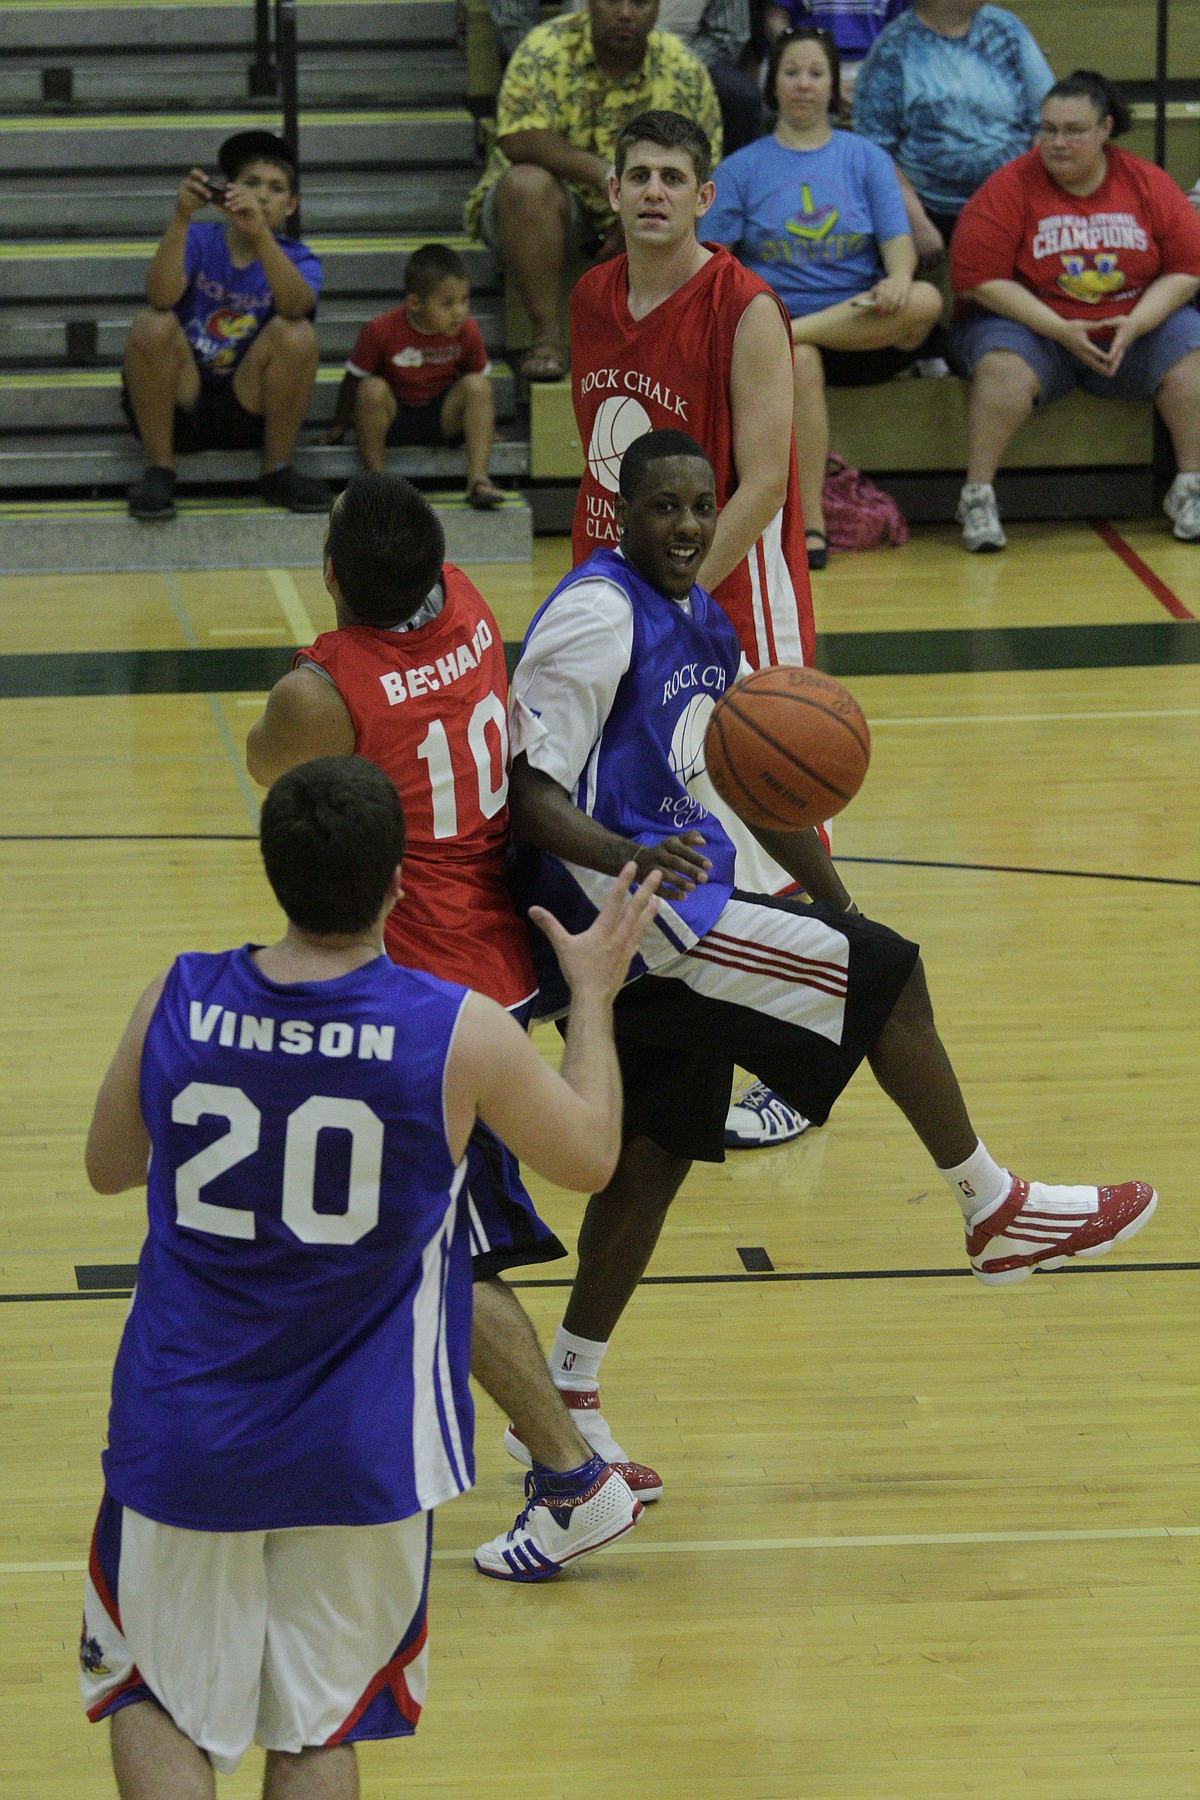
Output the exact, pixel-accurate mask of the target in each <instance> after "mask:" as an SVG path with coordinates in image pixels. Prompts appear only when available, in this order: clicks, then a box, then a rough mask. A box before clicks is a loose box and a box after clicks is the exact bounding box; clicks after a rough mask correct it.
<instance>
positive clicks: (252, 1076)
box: [104, 949, 473, 1531]
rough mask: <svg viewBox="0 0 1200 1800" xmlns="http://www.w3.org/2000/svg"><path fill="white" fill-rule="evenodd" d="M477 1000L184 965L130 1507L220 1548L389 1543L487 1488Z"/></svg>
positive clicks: (155, 1065)
mask: <svg viewBox="0 0 1200 1800" xmlns="http://www.w3.org/2000/svg"><path fill="white" fill-rule="evenodd" d="M463 998H464V989H462V988H461V987H454V986H451V985H450V984H449V983H446V982H441V981H437V980H435V979H434V978H433V977H432V976H428V975H422V974H419V973H417V972H415V971H413V970H410V969H400V968H396V967H395V966H394V965H393V964H392V963H391V962H389V960H388V959H387V957H384V956H380V957H377V958H375V959H374V960H373V961H372V962H370V963H368V964H366V965H365V966H364V967H362V968H360V969H356V970H355V971H353V972H352V973H351V974H348V975H344V976H341V977H339V978H337V979H334V980H331V981H321V982H315V983H309V984H296V985H289V986H279V985H277V984H276V983H274V982H272V981H269V980H268V979H267V978H266V977H265V976H264V975H263V974H262V973H261V972H260V971H259V969H258V967H257V965H256V964H255V962H254V960H253V957H252V956H251V954H250V951H249V950H248V949H242V950H231V951H226V952H224V953H222V954H220V955H215V956H210V955H187V956H181V957H179V958H178V959H177V961H176V962H175V964H174V966H173V968H172V969H171V971H170V973H169V975H168V977H167V981H166V985H165V987H164V989H163V993H162V996H161V998H160V999H159V1002H158V1006H157V1007H156V1009H155V1012H154V1015H153V1017H152V1018H151V1020H150V1024H149V1027H148V1029H147V1032H146V1040H145V1047H144V1049H143V1053H142V1078H141V1105H142V1114H143V1117H144V1118H145V1121H146V1126H147V1129H148V1131H149V1133H150V1139H151V1143H152V1145H153V1156H152V1158H151V1163H150V1172H149V1179H148V1182H147V1211H148V1226H149V1229H148V1234H147V1237H146V1241H145V1244H144V1246H143V1248H142V1254H141V1259H140V1262H139V1265H138V1284H137V1289H136V1293H135V1296H134V1302H133V1305H132V1307H131V1309H130V1313H129V1317H128V1319H127V1321H126V1325H125V1332H124V1335H123V1337H122V1340H121V1346H120V1350H119V1351H118V1354H117V1361H116V1367H115V1369H114V1372H113V1392H112V1408H111V1413H110V1418H109V1445H108V1449H107V1451H106V1452H105V1455H104V1472H105V1480H106V1483H107V1487H108V1491H109V1493H110V1494H111V1495H112V1496H113V1498H114V1499H116V1500H118V1501H120V1502H121V1503H122V1504H123V1505H126V1506H131V1507H133V1508H134V1510H135V1511H137V1512H141V1513H144V1514H145V1515H146V1516H147V1517H148V1518H152V1519H157V1520H159V1521H161V1522H162V1523H164V1524H167V1525H176V1526H179V1527H181V1528H183V1529H192V1530H204V1531H267V1530H281V1529H285V1528H287V1527H293V1526H315V1525H367V1524H384V1523H386V1522H388V1521H390V1520H394V1519H402V1518H407V1517H409V1516H410V1515H411V1514H413V1513H416V1512H419V1511H425V1510H427V1509H428V1508H430V1507H433V1506H436V1505H437V1504H438V1503H439V1502H440V1501H442V1500H446V1499H450V1498H452V1497H453V1495H455V1494H457V1493H460V1492H462V1490H463V1489H464V1488H466V1487H468V1486H469V1485H470V1482H471V1480H472V1474H473V1468H472V1460H471V1455H472V1451H471V1434H472V1412H471V1400H470V1395H469V1391H468V1384H467V1373H468V1365H469V1361H470V1329H471V1291H470V1281H471V1275H470V1250H469V1241H468V1240H469V1230H468V1225H467V1220H466V1217H465V1213H466V1207H465V1201H464V1202H463V1204H461V1205H460V1198H459V1196H460V1190H461V1187H462V1183H463V1179H464V1174H465V1169H466V1163H465V1161H464V1162H461V1163H459V1164H458V1165H457V1166H456V1165H455V1163H454V1160H453V1157H452V1155H451V1152H450V1148H449V1145H448V1144H447V1141H446V1132H445V1116H444V1111H443V1099H442V1091H443V1082H444V1078H445V1069H446V1061H447V1057H448V1055H449V1052H450V1045H451V1042H452V1039H453V1034H454V1030H455V1026H456V1023H457V1020H458V1015H459V1011H460V1009H461V1007H462V1003H463Z"/></svg>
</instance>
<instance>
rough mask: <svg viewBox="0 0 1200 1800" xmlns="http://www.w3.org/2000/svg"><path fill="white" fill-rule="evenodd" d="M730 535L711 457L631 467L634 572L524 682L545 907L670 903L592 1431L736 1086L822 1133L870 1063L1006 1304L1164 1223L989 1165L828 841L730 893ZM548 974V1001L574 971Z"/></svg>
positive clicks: (571, 609)
mask: <svg viewBox="0 0 1200 1800" xmlns="http://www.w3.org/2000/svg"><path fill="white" fill-rule="evenodd" d="M716 516H717V507H716V491H715V486H714V481H713V472H712V468H711V466H710V464H709V462H708V459H707V457H706V456H705V455H704V452H703V451H702V450H701V449H700V446H699V445H698V444H697V443H696V442H695V441H694V439H692V438H690V437H687V436H685V435H684V434H683V433H681V432H676V431H656V432H650V433H648V434H647V435H646V436H644V437H640V438H638V439H637V440H636V441H635V442H634V444H633V445H632V446H631V447H630V449H629V450H628V451H627V452H626V454H625V457H624V460H623V462H622V465H621V471H620V492H619V496H618V499H617V518H618V523H619V526H620V533H621V535H620V545H619V548H617V549H615V550H614V549H609V548H602V549H600V550H597V551H596V552H595V553H594V554H593V555H592V556H590V557H589V558H588V559H587V561H586V562H584V563H582V564H580V566H579V567H578V568H576V569H574V570H572V572H571V573H570V574H569V575H568V576H567V577H566V579H565V580H564V581H562V582H561V583H560V584H559V586H558V587H557V588H556V589H555V590H554V592H553V593H552V594H551V595H550V598H549V599H548V600H547V601H546V603H545V605H544V606H543V607H542V608H541V610H540V611H539V612H538V613H537V614H536V616H535V618H534V620H533V623H532V625H531V626H530V628H529V632H528V635H527V637H526V639H525V644H524V648H523V650H522V654H521V660H520V662H519V664H518V666H517V669H516V671H515V673H514V675H513V680H512V691H511V728H510V736H511V743H512V751H513V767H512V777H511V786H510V795H509V801H510V808H511V814H512V825H513V832H514V836H515V837H516V838H517V839H520V840H523V844H524V846H526V848H523V849H522V850H521V852H520V853H519V856H518V875H519V879H520V882H521V884H522V887H523V891H524V892H525V894H526V896H527V897H531V898H533V899H536V900H537V901H539V902H540V903H541V904H542V905H543V906H548V907H549V908H550V909H551V910H552V911H553V912H554V913H556V915H557V916H558V917H559V919H560V920H562V921H564V922H565V923H567V924H569V925H571V926H572V928H578V926H579V924H581V923H583V922H585V921H586V920H587V919H589V918H591V917H593V916H594V914H595V909H596V907H598V906H600V905H601V904H603V902H604V899H605V896H606V895H607V894H608V892H609V889H610V884H611V882H612V881H613V879H614V878H615V877H616V875H617V872H618V870H620V869H621V868H622V867H623V866H624V865H625V864H626V863H627V862H628V861H629V860H630V859H631V858H632V859H633V860H634V862H635V865H636V868H637V871H638V875H639V877H645V876H647V875H649V874H650V872H651V871H653V870H658V871H659V872H660V873H661V880H662V887H661V904H660V909H659V913H658V916H657V918H656V920H655V922H654V925H653V927H652V928H651V930H650V931H649V932H648V933H647V936H646V939H645V940H644V942H643V944H642V947H641V950H640V953H639V955H638V957H637V958H636V959H635V960H634V962H633V964H632V965H631V968H630V971H629V975H630V979H629V981H628V984H627V985H626V987H625V988H624V989H623V991H622V993H621V994H620V996H619V998H618V1001H617V1005H616V1008H615V1017H616V1022H617V1041H618V1050H619V1053H620V1056H621V1063H622V1073H623V1078H624V1084H625V1094H626V1106H625V1118H624V1139H625V1145H624V1150H623V1152H622V1156H621V1161H620V1163H619V1165H618V1167H617V1171H616V1174H615V1175H614V1177H613V1179H612V1181H611V1182H610V1183H609V1184H608V1186H607V1187H606V1188H605V1189H604V1190H603V1191H602V1192H600V1193H598V1194H595V1195H593V1197H592V1199H591V1201H590V1202H589V1205H588V1208H587V1211H586V1213H585V1216H584V1221H583V1225H582V1228H581V1231H580V1236H579V1272H578V1274H577V1276H576V1278H575V1283H574V1286H573V1289H572V1292H571V1298H570V1301H569V1303H568V1306H567V1311H566V1314H565V1317H564V1321H563V1325H562V1327H561V1328H560V1330H559V1333H558V1336H557V1338H556V1340H555V1345H554V1350H553V1354H552V1361H551V1367H552V1369H560V1368H563V1367H564V1366H565V1367H568V1368H570V1369H571V1372H572V1387H573V1389H574V1390H575V1393H574V1394H572V1395H571V1396H570V1397H569V1404H570V1405H571V1406H572V1407H573V1408H576V1409H577V1410H581V1409H582V1408H583V1407H586V1406H588V1405H590V1406H593V1407H594V1406H596V1405H597V1404H598V1401H597V1398H596V1393H597V1385H598V1379H599V1372H600V1363H601V1359H602V1358H603V1356H604V1353H605V1350H606V1348H607V1344H608V1340H609V1337H610V1336H611V1334H612V1331H613V1329H614V1327H615V1325H616V1323H617V1320H618V1319H619V1318H620V1316H621V1313H622V1312H623V1310H624V1308H625V1305H626V1303H627V1302H628V1300H629V1298H630V1295H631V1294H632V1292H633V1289H634V1287H635V1286H636V1284H637V1282H638V1280H639V1278H640V1277H641V1275H642V1273H643V1271H644V1270H645V1268H646V1265H647V1264H648V1262H649V1260H650V1257H651V1254H652V1252H653V1250H654V1246H655V1244H656V1242H657V1240H658V1235H659V1232H660V1231H661V1229H662V1225H663V1221H664V1219H665V1217H666V1213H667V1209H668V1207H669V1206H670V1203H671V1201H672V1200H673V1198H674V1196H675V1194H676V1193H677V1191H678V1189H679V1186H680V1184H681V1182H682V1181H683V1178H684V1176H685V1175H686V1174H687V1171H688V1169H689V1167H690V1166H691V1161H692V1159H693V1158H695V1157H699V1158H701V1159H702V1160H705V1161H711V1162H720V1161H722V1160H723V1157H724V1146H723V1141H722V1139H723V1130H724V1119H725V1109H726V1106H727V1104H728V1100H729V1089H730V1082H731V1078H732V1072H733V1065H734V1063H738V1064H740V1065H741V1066H742V1067H744V1068H746V1069H748V1070H750V1071H751V1072H752V1073H754V1074H756V1075H757V1076H759V1077H760V1079H761V1080H763V1081H765V1082H766V1083H767V1084H768V1085H769V1086H770V1087H772V1088H773V1089H775V1090H776V1091H777V1092H779V1093H781V1094H782V1095H783V1097H784V1099H785V1100H786V1101H787V1102H788V1104H789V1105H793V1106H796V1107H798V1108H799V1109H800V1110H801V1111H802V1112H803V1113H804V1115H805V1116H806V1117H807V1118H810V1119H813V1120H815V1121H817V1122H818V1123H823V1122H824V1121H825V1119H827V1118H828V1116H829V1112H830V1109H831V1107H832V1105H833V1103H834V1101H835V1100H836V1098H837V1096H838V1095H839V1094H840V1093H841V1091H842V1089H843V1088H844V1087H845V1085H846V1083H847V1082H848V1081H849V1079H850V1077H851V1075H852V1074H853V1073H854V1070H855V1069H856V1068H857V1066H858V1064H859V1063H860V1062H861V1061H862V1060H863V1059H864V1058H865V1059H866V1060H867V1061H868V1062H869V1064H870V1067H871V1069H872V1071H873V1073H874V1075H875V1077H876V1079H877V1080H878V1082H879V1084H880V1086H881V1087H882V1088H883V1089H884V1092H885V1093H887V1094H888V1096H889V1097H890V1098H891V1099H892V1100H894V1101H895V1103H896V1104H897V1106H899V1107H900V1109H901V1111H902V1112H903V1113H904V1114H905V1116H906V1118H907V1119H908V1120H909V1123H910V1124H911V1125H912V1126H913V1128H914V1130H915V1131H916V1133H917V1135H918V1136H919V1137H920V1139H921V1141H922V1143H923V1144H924V1145H925V1147H926V1149H927V1150H928V1151H929V1153H930V1155H931V1156H932V1158H933V1160H934V1162H935V1163H936V1165H937V1167H938V1169H939V1171H940V1172H941V1174H942V1176H943V1177H944V1179H945V1180H946V1182H947V1184H948V1186H949V1187H950V1190H951V1192H952V1193H953V1194H954V1196H955V1198H956V1199H957V1200H958V1202H959V1204H960V1207H961V1209H962V1213H963V1217H964V1220H965V1225H966V1241H967V1252H968V1255H969V1258H970V1262H971V1267H972V1268H973V1269H974V1271H975V1273H976V1274H977V1275H978V1276H979V1277H980V1278H981V1279H982V1280H983V1281H985V1282H988V1283H1006V1282H1013V1281H1019V1280H1021V1279H1023V1278H1024V1277H1026V1276H1028V1275H1029V1274H1030V1273H1031V1271H1032V1270H1033V1269H1034V1268H1035V1267H1037V1266H1038V1265H1039V1264H1040V1265H1041V1266H1043V1267H1049V1268H1057V1267H1060V1266H1061V1265H1062V1264H1064V1263H1066V1262H1069V1261H1071V1260H1072V1259H1074V1258H1076V1257H1089V1256H1097V1255H1100V1254H1102V1253H1103V1252H1104V1251H1105V1250H1108V1249H1110V1248H1111V1246H1112V1245H1113V1244H1114V1243H1116V1242H1119V1241H1122V1240H1124V1239H1127V1238H1129V1237H1132V1236H1133V1234H1134V1233H1135V1232H1136V1231H1138V1230H1140V1229H1141V1227H1142V1226H1143V1225H1144V1224H1145V1223H1146V1221H1147V1220H1148V1219H1149V1217H1150V1215H1151V1213H1152V1212H1153V1210H1154V1207H1155V1205H1156V1198H1157V1197H1156V1195H1155V1193H1154V1190H1153V1189H1152V1188H1151V1187H1149V1186H1147V1185H1146V1184H1145V1183H1143V1182H1126V1183H1124V1184H1123V1185H1121V1186H1117V1187H1099V1188H1097V1187H1052V1186H1047V1185H1046V1184H1044V1183H1042V1182H1026V1181H1022V1180H1020V1179H1019V1178H1018V1177H1016V1176H1014V1175H1012V1174H1011V1173H1010V1172H1009V1171H1008V1170H1007V1169H1005V1168H1003V1167H1001V1166H1000V1165H999V1164H998V1163H996V1162H995V1161H993V1159H992V1157H991V1155H990V1154H989V1152H988V1151H987V1149H986V1148H985V1147H984V1145H983V1144H982V1143H981V1142H980V1140H979V1138H978V1137H977V1136H976V1133H975V1131H974V1128H973V1127H972V1125H971V1123H970V1120H969V1118H968V1116H967V1111H966V1107H965V1105H964V1102H963V1098H962V1094H961V1092H960V1090H959V1086H958V1082H957V1079H956V1077H955V1074H954V1071H953V1069H952V1067H951V1064H950V1060H949V1058H948V1056H947V1054H946V1051H945V1049H944V1047H943V1045H942V1043H941V1040H940V1038H939V1036H938V1033H937V1028H936V1026H935V1024H934V1017H933V1010H932V1007H931V1005H930V1000H929V994H928V991H927V988H926V985H925V976H924V971H923V969H922V965H921V962H920V957H919V953H918V950H917V946H916V945H915V944H911V943H907V942H905V940H904V939H903V938H900V937H898V936H897V935H896V934H895V933H894V932H892V931H890V930H888V929H887V928H886V927H885V926H883V925H879V924H875V923H873V922H871V921H869V920H867V919H864V918H862V917H861V916H860V915H859V914H858V912H857V909H856V908H855V907H854V906H853V903H852V901H851V899H850V896H849V894H848V893H847V892H846V889H845V888H844V887H843V885H842V882H841V880H840V878H839V876H838V874H837V871H836V870H835V869H834V867H833V864H832V863H831V862H830V860H829V857H828V855H827V854H826V852H825V850H824V849H823V847H822V845H821V843H820V841H819V839H818V837H817V834H816V832H815V831H805V832H777V831H758V832H756V836H757V837H758V838H759V839H760V841H761V843H762V845H763V847H764V849H765V850H766V851H767V852H768V854H769V855H770V856H771V857H772V858H774V860H775V861H776V862H777V863H779V864H781V865H782V867H783V868H785V869H786V870H787V871H788V872H789V873H790V874H791V875H792V876H793V877H794V879H795V880H796V882H797V883H798V884H799V885H800V886H801V887H802V888H803V889H804V890H805V892H806V893H808V894H811V895H812V896H813V901H812V902H811V903H805V902H801V901H798V900H794V899H790V898H781V897H767V896H765V895H761V894H746V893H742V892H740V891H738V890H737V889H736V888H735V887H734V874H733V865H734V849H733V844H732V843H731V841H730V839H729V837H728V836H727V835H726V833H725V831H724V830H723V828H722V827H721V825H720V823H719V822H718V820H717V819H716V818H714V817H713V816H712V815H711V814H710V813H707V812H706V811H705V810H704V807H703V806H702V805H701V803H700V802H699V801H698V800H697V799H696V798H695V796H694V794H693V792H692V791H691V788H690V786H689V784H694V783H695V780H696V777H697V776H698V774H699V773H700V772H701V770H702V766H703V737H704V726H705V724H706V723H707V718H708V716H709V714H710V713H711V708H712V703H714V702H715V701H716V699H717V698H718V696H719V695H720V694H721V693H723V692H724V691H725V690H726V688H727V687H728V686H729V684H730V683H731V682H732V680H733V679H734V678H735V676H736V674H737V672H738V668H739V660H740V659H739V650H738V643H737V639H736V637H735V635H734V632H733V629H732V627H731V626H730V624H729V623H728V621H727V620H726V619H725V617H724V615H723V614H722V612H721V611H720V609H719V608H718V607H717V606H716V605H715V604H714V602H713V601H712V599H711V598H710V596H709V595H708V594H707V593H705V592H704V590H703V589H702V588H699V587H696V586H694V585H693V576H694V572H695V571H696V570H697V569H698V568H699V567H700V566H701V564H702V563H703V561H704V558H705V556H706V555H707V552H708V547H709V545H710V543H711V542H712V537H713V531H714V528H715V524H716ZM542 973H543V976H544V988H543V992H544V994H546V995H550V994H551V993H552V982H553V973H552V971H550V970H549V969H548V968H547V969H545V970H544V971H542ZM560 1000H561V1001H562V1002H563V1003H565V1001H566V996H565V994H564V995H561V996H560ZM696 1046H702V1047H707V1054H706V1055H701V1056H697V1055H696V1054H695V1048H696ZM681 1071H682V1075H681ZM563 1385H564V1384H563V1383H562V1382H561V1381H560V1387H561V1386H563ZM506 1444H507V1446H508V1448H509V1449H510V1450H512V1451H513V1453H514V1454H515V1453H516V1451H515V1448H514V1446H513V1444H512V1442H511V1436H509V1437H507V1438H506Z"/></svg>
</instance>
